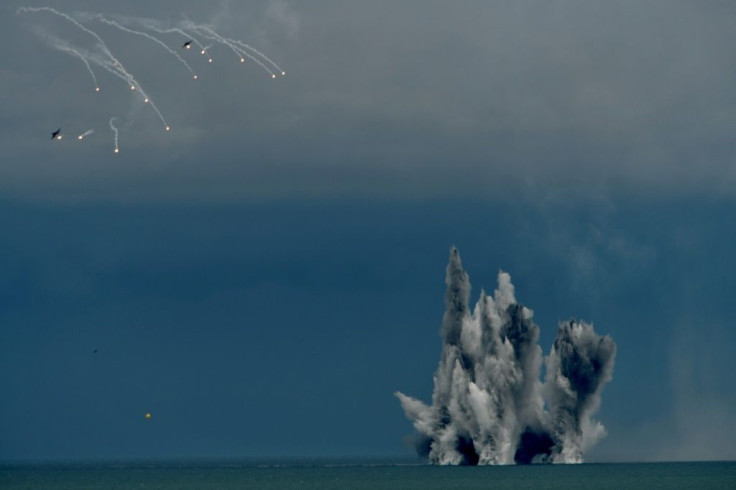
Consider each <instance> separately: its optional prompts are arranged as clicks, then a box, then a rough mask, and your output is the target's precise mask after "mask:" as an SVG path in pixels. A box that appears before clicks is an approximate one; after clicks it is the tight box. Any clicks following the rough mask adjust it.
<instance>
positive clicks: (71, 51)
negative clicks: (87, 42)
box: [54, 45, 100, 92]
mask: <svg viewBox="0 0 736 490" xmlns="http://www.w3.org/2000/svg"><path fill="white" fill-rule="evenodd" d="M54 47H55V48H56V49H59V50H61V51H65V52H67V53H71V54H73V55H74V56H76V57H78V58H79V59H80V60H82V62H83V63H84V66H86V67H87V71H88V72H89V75H90V76H91V77H92V82H94V84H95V92H99V91H100V85H99V84H98V83H97V77H96V76H95V72H93V71H92V67H91V66H89V61H87V58H85V57H84V56H82V54H81V53H80V52H79V51H77V50H76V49H74V48H70V47H63V46H60V45H59V46H54Z"/></svg>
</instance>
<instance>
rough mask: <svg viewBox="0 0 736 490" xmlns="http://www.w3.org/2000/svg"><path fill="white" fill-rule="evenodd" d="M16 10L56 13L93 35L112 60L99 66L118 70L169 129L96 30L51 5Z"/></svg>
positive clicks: (159, 113)
mask: <svg viewBox="0 0 736 490" xmlns="http://www.w3.org/2000/svg"><path fill="white" fill-rule="evenodd" d="M17 12H18V13H27V12H30V13H38V12H51V13H53V14H54V15H58V16H59V17H62V18H64V19H66V20H68V21H69V22H71V23H72V24H74V25H75V26H77V27H78V28H79V29H81V30H82V31H84V32H86V33H88V34H89V35H91V36H93V37H94V38H95V39H96V40H97V42H98V43H99V46H100V48H102V50H103V52H104V53H105V54H106V55H107V56H108V57H109V58H110V60H111V61H112V66H113V69H110V67H109V65H108V64H107V63H104V62H103V63H102V65H101V66H103V67H104V68H105V69H106V70H108V71H109V72H110V73H113V74H114V71H118V72H119V73H120V75H122V77H124V79H125V80H126V81H127V82H128V84H129V85H130V89H131V90H139V91H140V93H141V94H142V95H143V99H144V101H145V102H146V103H147V104H150V106H151V107H152V108H153V110H154V112H155V113H156V115H157V116H158V118H159V119H160V120H161V122H162V123H163V125H164V128H165V129H166V131H169V130H170V129H171V127H170V126H169V124H168V123H167V122H166V120H165V119H164V116H163V114H161V111H160V110H159V109H158V107H156V105H155V104H154V103H153V102H152V101H151V100H150V97H148V95H146V93H145V92H144V91H143V88H142V87H141V86H140V84H139V83H138V81H137V80H136V79H135V77H134V76H133V75H132V74H131V73H130V72H128V71H127V70H126V69H125V67H124V66H123V64H122V63H121V62H120V60H118V59H117V58H116V57H115V56H114V55H113V54H112V51H110V48H108V47H107V44H105V41H103V39H102V38H101V37H100V36H99V35H98V34H97V33H96V32H94V31H93V30H91V29H89V28H87V27H85V26H84V25H82V24H80V23H79V22H78V21H77V20H76V19H74V18H73V17H71V16H70V15H69V14H65V13H64V12H59V11H58V10H56V9H53V8H51V7H20V8H19V9H18V11H17Z"/></svg>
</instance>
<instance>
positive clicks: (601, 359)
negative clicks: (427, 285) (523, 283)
mask: <svg viewBox="0 0 736 490" xmlns="http://www.w3.org/2000/svg"><path fill="white" fill-rule="evenodd" d="M445 283H446V285H447V290H446V293H445V306H446V309H445V314H444V316H443V318H442V328H441V336H442V341H443V345H442V356H441V358H440V363H439V366H438V368H437V372H436V373H435V376H434V392H433V394H432V405H431V406H430V405H427V404H425V403H423V402H422V401H420V400H417V399H415V398H411V397H409V396H407V395H404V394H403V393H401V392H396V396H397V397H398V398H399V401H400V402H401V406H402V408H403V409H404V412H405V413H406V416H407V417H408V418H409V419H410V420H412V421H413V423H414V428H415V429H416V432H417V437H416V448H417V451H418V452H419V454H420V455H422V456H425V457H427V458H428V459H429V461H430V462H431V463H433V464H443V465H458V464H466V465H476V464H514V463H580V462H582V461H583V454H584V453H585V451H586V449H588V448H590V447H591V446H592V445H594V444H595V443H596V442H597V441H598V440H599V439H600V438H601V437H603V436H604V435H605V429H604V427H603V425H602V424H601V423H600V422H598V421H596V420H594V419H593V418H592V416H593V415H594V414H595V412H596V411H597V410H598V407H599V406H600V401H601V395H600V394H601V391H602V389H603V386H604V385H605V384H606V383H607V382H608V381H610V380H611V378H612V375H613V364H614V357H615V355H616V344H615V343H614V342H613V340H612V339H611V337H609V336H601V335H598V334H596V332H595V330H594V329H593V326H592V325H590V324H588V323H585V322H582V321H581V322H578V321H575V320H569V321H566V322H562V323H560V324H559V326H558V329H557V337H556V339H555V341H554V344H553V346H552V349H551V351H550V353H549V355H548V356H547V357H546V359H544V362H545V363H546V375H545V379H544V382H541V381H540V375H539V372H540V369H541V366H542V361H543V358H542V349H541V348H540V347H539V345H538V343H537V341H538V339H539V327H538V326H537V325H536V324H535V323H534V322H533V321H532V317H533V312H532V311H531V310H530V309H528V308H526V307H525V306H523V305H521V304H519V303H517V301H516V298H515V295H514V286H513V284H512V283H511V277H510V276H509V274H507V273H505V272H499V274H498V289H496V291H495V292H494V295H493V297H491V296H490V295H487V294H485V292H481V295H480V299H479V300H478V302H477V304H476V305H475V308H474V309H473V310H472V311H471V310H470V308H469V306H468V300H469V296H470V281H469V278H468V274H467V273H466V272H465V270H464V269H463V267H462V263H461V261H460V254H459V253H458V250H457V249H456V248H454V247H453V248H452V249H451V251H450V261H449V264H448V265H447V275H446V278H445Z"/></svg>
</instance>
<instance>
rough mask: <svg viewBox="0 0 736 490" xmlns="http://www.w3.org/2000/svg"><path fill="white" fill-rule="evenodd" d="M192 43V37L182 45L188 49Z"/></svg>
mask: <svg viewBox="0 0 736 490" xmlns="http://www.w3.org/2000/svg"><path fill="white" fill-rule="evenodd" d="M190 44H192V40H191V39H190V40H189V41H187V42H185V43H184V44H182V45H181V47H182V48H187V49H189V45H190Z"/></svg>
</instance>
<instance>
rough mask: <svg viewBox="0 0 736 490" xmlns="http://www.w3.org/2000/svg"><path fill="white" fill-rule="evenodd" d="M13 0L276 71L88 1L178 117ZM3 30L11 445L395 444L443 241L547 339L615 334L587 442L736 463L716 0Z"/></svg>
mask: <svg viewBox="0 0 736 490" xmlns="http://www.w3.org/2000/svg"><path fill="white" fill-rule="evenodd" d="M24 5H25V6H34V7H38V6H44V5H48V6H51V7H54V8H55V9H58V10H60V11H63V12H66V13H68V14H70V15H74V16H77V18H79V19H84V18H85V17H84V15H83V14H84V13H102V14H109V17H110V18H115V19H119V20H121V21H122V20H127V21H128V22H132V20H134V19H136V18H137V19H141V18H155V19H159V20H161V21H162V22H169V23H171V25H173V23H175V22H177V21H182V20H184V19H188V20H191V21H193V22H196V23H201V24H205V25H208V26H210V27H211V28H213V29H214V30H215V31H217V32H218V33H219V34H221V35H222V36H225V37H228V38H233V39H239V40H242V41H244V42H246V43H248V44H250V45H252V46H253V47H255V48H257V49H258V50H260V51H262V52H263V53H265V54H266V55H267V56H268V57H270V58H271V59H273V61H275V62H276V63H277V64H278V65H279V66H281V67H282V68H283V69H284V70H285V71H286V76H283V77H280V76H279V77H277V78H276V79H271V78H270V76H269V74H268V73H267V72H266V71H264V70H263V69H261V68H260V67H259V66H258V65H257V64H255V63H253V62H252V61H248V62H246V63H244V64H241V63H240V62H239V60H238V59H237V57H236V56H235V54H234V53H233V52H232V51H231V50H230V49H228V48H227V47H226V46H223V45H214V46H212V47H211V48H210V54H211V56H212V58H213V62H212V63H211V64H210V63H207V62H206V59H205V57H202V56H200V55H199V54H198V53H197V52H196V51H194V50H190V51H186V50H183V49H181V48H180V46H181V44H182V43H183V42H184V41H185V40H186V39H185V38H184V37H183V36H181V35H179V34H161V35H160V36H159V37H160V39H161V40H162V41H164V42H165V43H166V44H167V45H168V46H170V47H171V48H172V49H174V50H176V52H177V53H179V54H180V55H181V56H182V57H183V58H184V59H185V60H186V61H187V62H188V63H190V65H191V66H192V69H193V70H195V71H196V72H197V74H198V80H197V81H194V80H193V79H192V77H191V74H190V72H189V71H187V69H186V67H185V66H184V65H183V64H181V63H180V62H179V61H178V60H177V59H176V58H175V56H173V55H171V54H169V53H167V52H166V51H165V50H164V49H163V48H161V47H160V46H158V45H156V44H155V43H152V42H150V41H149V40H146V39H144V38H142V37H140V36H134V35H131V34H129V33H124V32H121V31H119V30H116V29H115V28H113V27H111V26H109V25H105V24H103V23H101V22H99V21H93V20H92V21H91V20H85V22H84V25H85V26H87V27H88V28H90V29H93V30H94V31H95V32H96V33H97V34H99V35H100V36H101V37H102V38H103V39H104V40H105V42H106V44H107V45H108V46H109V48H110V50H111V51H112V52H113V53H114V55H115V56H116V57H117V58H118V59H119V60H120V61H121V62H122V63H123V64H124V65H125V67H126V68H127V69H128V71H129V72H130V73H131V74H132V75H133V76H135V78H136V80H137V81H138V82H139V83H140V86H141V87H142V88H143V89H144V90H145V91H146V93H147V94H148V95H149V96H150V97H151V99H152V100H153V101H154V102H155V104H156V106H157V107H158V108H159V109H160V111H161V114H162V116H163V117H164V118H165V120H166V121H167V123H168V124H170V125H171V131H169V132H167V131H165V130H164V129H163V124H162V122H161V121H160V120H159V118H158V117H157V116H156V114H155V112H154V111H153V110H152V109H151V107H150V106H149V105H147V104H145V103H144V102H143V101H142V100H141V98H140V96H139V95H138V94H136V93H135V92H134V91H131V90H130V89H129V87H127V86H126V83H124V82H123V81H121V80H120V79H118V78H116V77H114V76H113V75H111V74H110V73H108V72H106V71H105V70H104V69H102V68H100V67H97V66H95V65H93V66H92V69H93V70H94V72H95V76H96V77H97V80H98V83H99V86H100V88H101V91H100V92H99V93H95V91H94V83H93V82H92V79H91V76H90V74H89V73H88V71H87V70H86V68H85V65H84V64H83V62H82V61H81V60H80V59H79V58H77V57H74V56H70V55H69V54H67V53H63V52H61V51H59V50H58V49H54V44H57V45H58V43H59V42H60V41H63V42H66V43H69V45H73V46H75V47H76V48H77V49H80V50H98V51H99V47H96V46H95V44H96V43H95V40H94V38H93V37H92V36H90V35H88V34H87V33H85V32H83V31H82V30H80V29H78V28H77V27H75V26H74V25H73V24H72V23H70V22H68V21H66V20H65V19H63V18H61V17H58V16H55V15H53V14H50V13H48V12H39V13H21V14H17V13H16V11H17V9H18V8H19V7H21V6H24ZM152 5H153V6H152ZM87 19H88V17H87ZM131 25H132V24H131ZM202 41H203V42H204V40H202ZM0 44H1V45H2V46H3V47H4V49H2V50H0V89H1V90H2V97H1V98H0V223H1V224H2V227H3V233H2V235H1V236H0V392H2V393H3V396H2V397H0V459H24V458H25V459H29V458H30V459H34V458H41V459H46V458H53V459H59V458H74V457H82V458H96V457H103V458H112V457H179V456H187V457H197V456H234V457H240V456H262V455H265V456H311V455H328V456H341V455H349V456H356V455H411V450H410V449H409V448H406V447H404V446H403V445H402V438H403V437H404V436H405V435H406V434H408V433H410V432H411V424H410V423H409V422H408V421H407V420H405V419H404V416H403V413H402V411H401V409H400V407H399V405H398V402H397V401H396V400H395V399H394V397H393V395H392V393H393V392H394V391H395V390H397V389H400V390H402V391H403V392H406V393H410V394H413V395H416V396H418V397H420V398H424V399H425V400H427V401H428V399H429V397H430V394H431V387H432V375H433V372H434V369H435V367H436V363H437V360H438V359H439V351H440V339H439V335H438V329H439V324H440V320H441V317H442V309H443V287H444V283H443V282H444V267H445V265H446V261H447V254H448V251H449V248H450V246H451V245H453V244H455V245H457V246H458V247H459V249H460V253H461V256H462V258H463V263H464V265H465V266H466V268H467V270H468V272H469V274H470V279H471V283H472V284H473V285H474V288H475V289H474V293H473V294H474V295H477V294H479V293H480V288H481V287H484V288H485V289H486V290H487V291H490V290H492V289H493V288H494V287H495V284H494V281H495V277H496V274H497V272H498V270H499V269H503V270H505V271H508V272H509V273H510V274H511V276H512V279H513V281H514V284H515V285H516V291H517V293H516V296H517V299H519V301H521V302H522V303H524V304H525V305H527V306H528V307H530V308H531V309H533V310H534V311H535V314H536V317H535V318H536V320H537V323H539V324H540V327H541V329H542V338H541V342H542V345H543V348H544V350H545V351H548V349H549V346H550V345H551V342H552V339H553V338H554V332H555V328H556V323H557V321H559V320H564V319H567V318H569V317H572V316H575V317H577V318H582V319H585V320H586V321H590V322H593V323H594V324H595V326H596V329H597V330H598V332H599V333H604V334H610V335H612V336H613V337H614V340H616V342H617V343H618V357H617V360H616V368H615V371H614V379H613V381H612V382H611V384H610V385H608V386H607V387H606V389H605V390H604V392H603V404H602V408H601V411H600V413H599V418H600V419H601V420H602V422H603V424H604V425H605V426H606V427H607V429H608V437H607V438H606V439H604V440H603V441H602V442H601V443H600V444H599V446H598V447H597V448H596V449H595V450H594V451H593V452H591V454H590V455H589V456H590V458H591V459H594V460H631V459H635V460H644V459H733V458H736V442H734V441H736V422H735V421H734V420H733V418H732V416H731V413H732V412H733V407H734V406H736V382H734V378H733V376H731V373H732V370H733V368H732V364H733V361H732V360H733V357H734V354H736V334H735V333H734V329H733V321H734V320H733V319H734V315H735V314H736V307H735V306H734V302H733V297H734V293H735V292H736V279H734V274H733V272H734V270H736V259H734V254H733V250H734V249H735V247H736V231H734V229H733V222H734V221H733V216H734V213H735V212H736V205H735V204H736V202H735V200H734V198H735V197H736V165H735V163H736V159H735V157H736V146H735V145H734V134H735V133H736V90H735V89H734V87H736V62H735V61H736V59H735V57H736V55H734V50H733V46H735V45H736V5H735V4H734V3H733V2H731V1H715V0H714V1H708V2H687V1H677V0H667V1H654V0H652V1H647V2H638V1H606V2H604V1H554V2H550V1H503V2H501V1H499V2H488V1H464V2H460V3H458V2H449V1H426V0H422V1H419V0H417V1H402V2H393V1H378V2H357V1H342V2H337V1H310V2H294V1H286V0H271V1H249V2H236V1H231V2H221V3H217V4H214V3H206V2H193V1H189V0H177V1H160V2H154V3H152V2H144V1H126V2H112V1H107V0H104V1H94V2H92V1H68V2H67V1H59V2H53V3H49V4H24V3H21V2H18V1H17V0H10V1H6V2H3V5H2V6H0ZM111 117H116V118H117V126H118V127H119V148H120V153H119V154H117V155H116V154H114V153H113V148H114V136H113V132H112V130H111V129H110V127H109V125H108V121H109V120H110V118H111ZM58 127H61V128H62V132H63V134H64V135H65V138H64V139H62V140H60V141H51V139H50V135H51V132H52V131H53V130H55V129H57V128H58ZM89 129H92V130H94V133H92V134H90V135H89V136H88V137H87V138H85V139H84V140H83V141H81V142H80V141H78V140H77V138H76V136H77V135H78V134H81V133H83V132H84V131H86V130H89ZM95 350H97V352H96V353H94V351H95ZM146 412H151V413H153V414H154V417H153V418H152V419H151V420H150V421H145V420H144V419H143V418H142V415H143V414H145V413H146Z"/></svg>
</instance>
